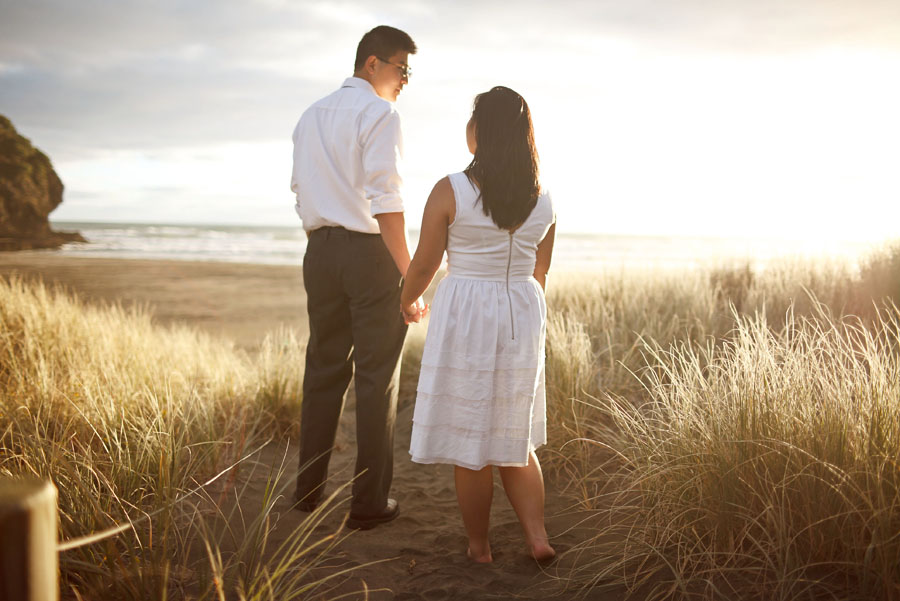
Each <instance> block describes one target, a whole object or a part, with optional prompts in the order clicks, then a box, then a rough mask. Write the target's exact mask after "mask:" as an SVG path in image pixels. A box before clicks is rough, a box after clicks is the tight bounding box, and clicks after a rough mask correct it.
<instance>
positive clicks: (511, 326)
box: [506, 232, 516, 340]
mask: <svg viewBox="0 0 900 601" xmlns="http://www.w3.org/2000/svg"><path fill="white" fill-rule="evenodd" d="M512 249H513V232H510V233H509V256H508V257H507V259H506V300H507V301H509V329H510V332H511V333H512V339H513V340H515V339H516V322H515V321H514V320H513V310H512V296H511V295H510V293H509V267H510V265H511V264H512Z"/></svg>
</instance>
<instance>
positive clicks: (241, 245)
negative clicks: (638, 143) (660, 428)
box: [42, 221, 872, 271]
mask: <svg viewBox="0 0 900 601" xmlns="http://www.w3.org/2000/svg"><path fill="white" fill-rule="evenodd" d="M52 225H53V227H54V228H55V229H61V230H77V231H79V232H81V234H82V235H83V236H84V237H85V238H87V240H88V241H89V243H88V244H67V245H65V246H63V247H62V248H61V249H60V250H57V251H42V252H57V253H61V254H63V255H70V256H79V257H108V258H119V259H164V260H178V261H225V262H235V263H255V264H263V265H300V264H302V262H303V253H304V251H305V249H306V235H305V234H304V233H303V230H302V229H301V228H300V227H299V225H297V226H292V227H273V226H235V225H176V224H146V223H144V224H139V223H88V222H57V221H54V222H53V224H52ZM417 241H418V231H415V230H413V231H410V242H411V244H412V248H415V245H416V243H417ZM871 248H872V244H871V243H865V242H847V241H820V242H816V243H811V242H809V241H797V240H779V239H763V238H717V237H689V236H625V235H604V234H567V233H557V236H556V244H555V245H554V251H553V269H554V271H599V270H608V269H614V270H615V269H622V268H649V269H655V268H671V267H687V268H694V267H700V266H704V265H710V264H713V265H722V264H727V263H739V264H743V263H748V262H749V263H750V264H751V265H753V266H754V267H761V266H764V265H765V264H766V263H767V262H769V261H771V260H773V259H777V258H779V257H797V256H827V257H838V258H850V259H851V260H854V259H856V258H859V257H861V256H864V255H865V253H867V252H868V251H869V250H870V249H871Z"/></svg>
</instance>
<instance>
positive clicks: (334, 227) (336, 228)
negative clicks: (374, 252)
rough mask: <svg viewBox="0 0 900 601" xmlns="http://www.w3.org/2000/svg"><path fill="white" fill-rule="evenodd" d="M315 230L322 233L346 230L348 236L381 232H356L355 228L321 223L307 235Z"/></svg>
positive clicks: (312, 233)
mask: <svg viewBox="0 0 900 601" xmlns="http://www.w3.org/2000/svg"><path fill="white" fill-rule="evenodd" d="M317 232H322V233H323V234H328V233H331V232H346V233H347V234H348V235H350V236H381V234H370V233H369V232H357V231H356V230H348V229H347V228H345V227H341V226H339V225H323V226H322V227H317V228H316V229H314V230H312V231H311V232H310V233H309V235H310V236H312V235H314V234H316V233H317Z"/></svg>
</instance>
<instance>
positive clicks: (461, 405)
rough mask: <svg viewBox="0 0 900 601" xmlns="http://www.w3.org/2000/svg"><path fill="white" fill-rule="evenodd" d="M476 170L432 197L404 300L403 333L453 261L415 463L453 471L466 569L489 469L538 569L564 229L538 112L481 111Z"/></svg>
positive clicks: (478, 544)
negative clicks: (550, 187) (549, 279)
mask: <svg viewBox="0 0 900 601" xmlns="http://www.w3.org/2000/svg"><path fill="white" fill-rule="evenodd" d="M466 139H467V142H468V145H469V151H470V152H471V153H472V154H473V155H474V158H473V159H472V162H471V163H470V164H469V166H468V167H467V168H466V170H465V171H463V172H462V173H456V174H453V175H450V176H447V177H445V178H444V179H442V180H440V181H439V182H438V183H437V185H435V187H434V190H433V191H432V192H431V195H430V196H429V198H428V202H427V204H426V206H425V212H424V216H423V218H422V230H421V234H420V236H419V246H418V248H417V249H416V254H415V256H414V257H413V260H412V263H411V264H410V266H409V271H408V272H407V275H406V282H405V284H404V286H403V292H402V297H401V310H402V311H403V315H404V318H405V319H406V321H407V323H409V322H415V321H419V320H420V319H421V318H422V316H423V314H424V311H422V310H417V308H416V306H415V304H414V303H415V301H416V299H418V298H419V296H421V295H422V293H424V292H425V289H426V288H427V287H428V285H429V284H430V283H431V280H432V278H434V274H435V272H436V271H437V269H438V267H439V266H440V264H441V259H442V258H443V253H444V250H446V251H447V265H448V275H447V277H446V278H444V279H443V280H442V281H441V283H440V285H439V286H438V290H437V293H436V294H435V297H434V302H433V305H434V308H433V312H432V316H431V322H430V324H429V327H428V335H427V338H426V340H425V349H424V351H423V354H422V369H421V373H420V376H419V386H418V394H417V397H416V408H415V414H414V417H413V433H412V443H411V445H410V454H411V455H412V459H413V461H416V462H418V463H451V464H453V465H454V466H455V468H454V469H455V479H456V494H457V499H458V501H459V508H460V511H461V513H462V517H463V523H464V525H465V528H466V533H467V534H468V537H469V547H468V550H467V554H468V556H469V557H470V558H471V559H472V560H474V561H476V562H479V563H488V562H490V561H492V557H491V547H490V544H489V542H488V518H489V515H490V508H491V497H492V494H493V490H494V487H493V466H497V467H498V470H499V472H500V477H501V479H502V482H503V488H504V489H505V490H506V494H507V496H508V497H509V500H510V502H511V504H512V506H513V508H514V509H515V511H516V515H517V516H518V518H519V521H520V523H521V524H522V527H523V529H524V531H525V539H526V542H527V544H528V550H529V553H530V555H531V556H532V557H534V558H535V559H537V560H539V561H544V560H549V559H551V558H553V556H554V555H555V551H554V550H553V548H552V547H551V546H550V544H549V541H548V539H547V531H546V529H545V528H544V481H543V476H542V474H541V468H540V464H539V463H538V460H537V457H536V456H535V453H534V449H535V448H537V447H538V446H540V445H542V444H544V443H545V442H546V426H545V401H544V339H545V334H546V316H547V310H546V304H545V302H544V286H545V283H546V276H547V271H548V269H549V267H550V258H551V254H552V251H553V239H554V232H555V216H554V213H553V208H552V206H551V201H550V196H549V195H548V194H547V193H546V192H543V193H542V192H541V189H540V185H539V183H538V156H537V150H536V149H535V146H534V131H533V128H532V124H531V113H530V112H529V110H528V105H527V104H526V103H525V100H524V99H523V98H522V97H521V96H519V95H518V94H517V93H516V92H514V91H512V90H510V89H509V88H504V87H495V88H493V89H492V90H490V91H489V92H486V93H484V94H480V95H478V96H477V97H476V98H475V104H474V108H473V110H472V118H471V119H470V120H469V123H468V125H467V126H466Z"/></svg>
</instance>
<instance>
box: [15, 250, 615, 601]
mask: <svg viewBox="0 0 900 601" xmlns="http://www.w3.org/2000/svg"><path fill="white" fill-rule="evenodd" d="M13 274H18V275H19V276H21V277H23V278H25V279H28V280H32V279H38V278H40V279H41V280H43V281H44V282H45V283H46V284H49V285H59V286H63V287H64V288H66V289H68V290H70V291H71V292H73V293H75V294H77V295H78V296H79V297H80V298H82V299H83V300H84V301H86V302H88V303H122V304H123V305H130V304H139V305H145V306H147V307H149V309H150V310H151V311H152V314H153V315H154V316H155V319H156V320H157V321H158V322H159V323H160V324H184V325H188V326H192V327H196V328H198V329H200V330H203V331H205V332H208V333H210V334H212V335H214V336H220V337H223V338H226V339H229V340H233V341H234V343H235V344H236V345H238V346H239V347H241V348H244V349H247V350H248V351H250V352H252V351H253V349H254V348H256V347H257V346H258V345H259V343H260V342H261V341H262V338H263V337H264V335H265V334H266V333H267V332H270V331H272V330H275V329H277V328H279V327H292V328H295V329H297V330H298V331H300V332H305V330H306V317H305V305H304V303H305V300H304V294H303V286H302V274H301V269H300V267H299V266H298V267H283V266H264V265H246V264H229V263H190V262H177V261H146V260H120V259H86V258H72V257H63V256H60V255H57V254H54V253H46V252H21V253H8V254H0V277H3V278H9V277H11V276H12V275H13ZM414 396H415V378H414V377H405V378H403V381H402V386H401V393H400V409H399V414H398V419H397V432H396V445H395V460H394V485H393V493H392V494H393V496H395V497H397V499H398V500H399V502H400V505H401V516H400V517H399V518H398V519H397V520H396V521H395V522H393V523H391V524H388V525H384V526H381V527H379V528H376V529H374V530H371V531H367V532H356V533H353V534H351V535H350V536H349V538H348V539H347V540H346V541H344V542H343V543H342V544H341V546H340V547H339V556H338V557H336V558H335V559H334V561H333V562H332V565H333V566H334V567H333V569H334V570H335V571H337V570H341V569H346V568H348V567H351V566H362V567H360V568H358V569H356V570H354V571H353V572H352V574H351V576H350V578H349V579H348V580H347V581H346V582H345V583H344V584H343V585H341V587H340V588H339V589H338V591H340V592H342V593H348V592H351V591H358V590H361V589H362V588H363V584H362V582H363V581H365V586H366V587H367V588H368V589H369V593H368V598H369V599H374V600H381V599H384V600H389V599H396V600H414V599H429V600H441V599H469V600H473V599H510V598H519V599H546V598H553V597H555V598H560V599H569V598H575V597H576V595H577V593H576V591H573V590H567V589H566V586H565V582H564V581H563V580H559V579H557V578H558V576H561V575H564V574H565V572H566V568H567V567H568V566H569V565H571V562H572V561H573V560H574V557H572V555H573V554H568V556H567V554H566V553H565V551H566V549H569V548H571V547H572V546H574V545H576V544H577V543H578V542H580V541H581V540H583V539H584V538H586V537H587V536H588V531H587V529H588V528H589V526H587V525H586V524H585V523H584V520H585V519H586V518H587V517H588V516H587V514H585V513H584V512H581V511H579V510H578V508H577V507H576V506H575V504H574V500H573V499H571V498H570V497H568V496H566V495H565V494H563V493H561V492H560V490H559V489H560V484H561V483H559V482H557V481H556V477H555V475H554V474H553V473H549V472H545V478H546V480H547V504H546V514H547V529H548V532H549V533H550V535H551V538H552V542H553V544H554V545H555V546H556V547H557V548H558V549H559V550H560V551H561V554H560V558H559V559H558V560H557V561H556V562H555V563H553V564H551V565H550V566H545V567H541V566H539V565H537V564H536V563H535V562H534V561H533V560H531V559H530V558H529V557H527V556H526V554H525V546H524V542H523V539H522V534H521V529H520V527H519V524H518V521H517V520H516V516H515V513H514V512H513V510H512V508H511V506H510V505H509V502H508V501H507V499H506V497H505V495H504V493H503V491H502V488H501V487H500V484H499V478H495V493H494V508H493V512H492V516H491V522H492V545H493V550H494V558H495V561H494V563H493V564H492V565H489V566H476V565H473V564H471V563H470V562H469V561H468V560H467V559H466V557H465V548H466V540H465V535H464V531H463V528H462V522H461V518H460V517H459V513H458V510H457V506H456V497H455V492H454V485H453V470H452V468H451V467H450V466H444V465H438V466H422V465H417V464H413V463H412V462H410V461H409V455H408V452H407V450H408V448H409V439H410V432H411V423H412V409H413V400H414ZM354 413H355V412H354V406H353V400H352V395H351V396H350V398H349V399H348V403H347V407H346V408H345V414H344V416H343V418H342V421H341V428H340V431H339V433H338V439H337V448H336V451H335V453H334V455H333V457H332V462H331V474H332V478H331V480H330V485H329V489H328V490H329V492H330V491H332V490H334V489H335V488H336V487H338V486H340V485H342V484H343V483H346V482H347V480H348V479H349V476H350V474H351V472H352V466H353V461H354V458H355V444H354V442H353V441H354V429H355V416H354ZM286 448H287V451H285V449H286ZM295 449H296V441H283V442H281V443H280V444H273V445H271V446H270V447H269V448H266V449H265V450H263V451H262V452H261V453H260V454H259V456H258V459H257V466H258V468H257V469H246V470H242V472H241V473H242V477H247V478H249V480H248V481H247V482H246V491H247V492H246V494H245V495H244V498H243V499H242V501H241V505H242V507H246V510H247V511H252V510H253V508H254V507H261V506H262V499H263V496H264V493H265V488H266V480H267V478H268V476H269V471H270V470H269V467H270V466H272V465H275V466H277V465H278V464H279V463H281V461H282V458H283V457H285V456H286V457H287V462H286V472H287V474H291V473H292V472H293V470H294V469H296V458H295V455H294V452H295ZM288 479H290V477H288ZM347 507H349V503H348V497H347V495H344V496H343V497H342V500H341V501H340V505H339V510H338V511H336V512H334V513H333V514H332V515H331V516H329V517H328V518H327V519H326V520H325V522H324V523H323V524H322V526H321V531H322V533H323V534H324V533H328V532H333V531H334V529H336V528H337V527H338V526H339V524H340V522H341V518H342V517H343V515H344V514H345V513H346V510H347V509H346V508H347ZM276 513H279V514H280V515H279V520H278V523H277V525H276V528H275V529H274V531H273V533H272V540H271V542H270V549H275V548H277V546H278V544H279V543H280V542H281V541H282V540H283V539H284V538H286V537H287V536H288V534H289V533H290V532H291V530H292V528H293V526H295V525H297V524H299V523H300V522H301V521H302V520H303V519H305V517H306V515H307V514H304V513H300V512H298V511H296V510H291V509H290V502H289V501H288V500H287V499H285V500H283V501H282V502H281V503H280V505H279V511H277V512H276ZM380 560H383V561H382V562H381V563H378V564H376V565H369V566H364V565H363V564H367V563H370V562H373V561H380ZM351 598H364V597H363V596H362V595H354V596H353V597H351ZM579 598H581V597H579ZM583 598H588V599H591V598H596V599H617V598H619V595H618V594H616V595H612V594H605V595H602V596H601V595H588V596H587V597H583Z"/></svg>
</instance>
